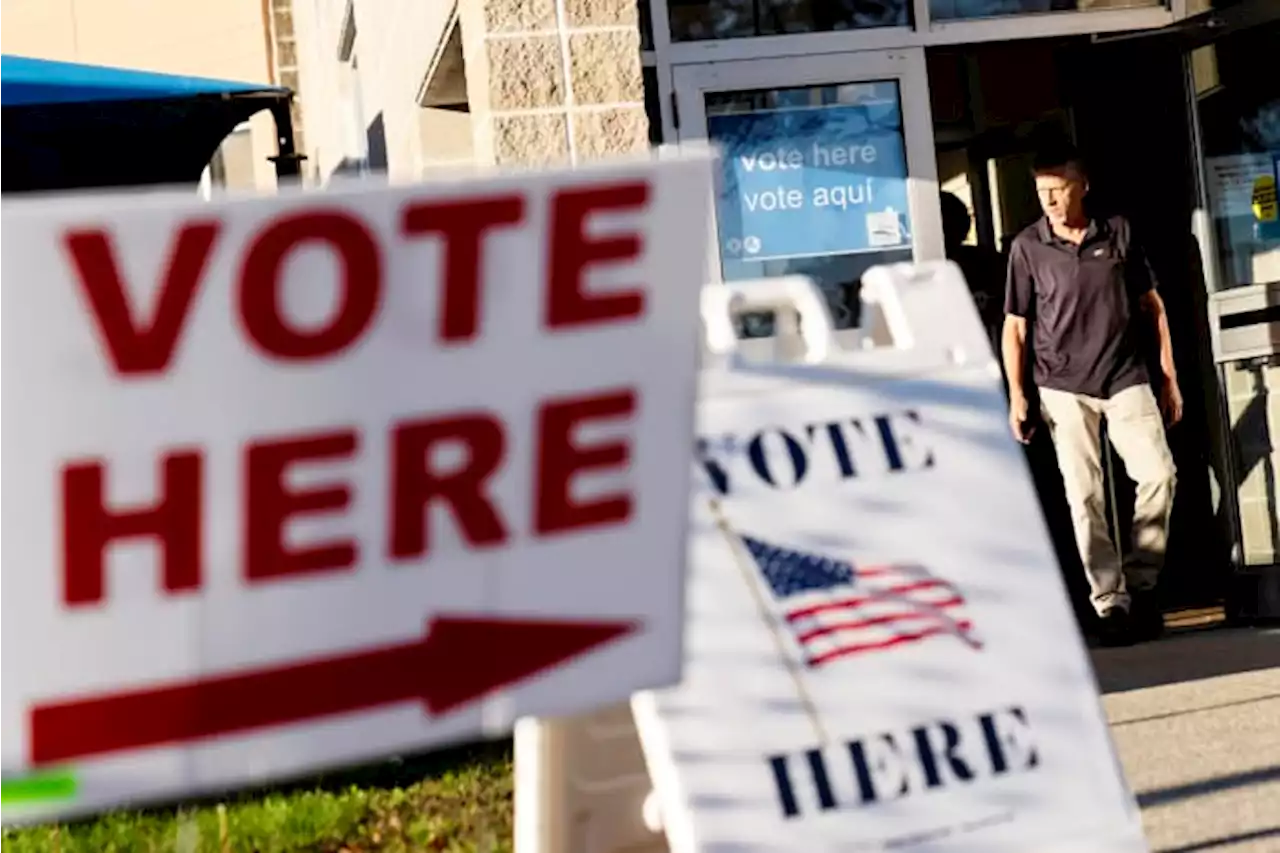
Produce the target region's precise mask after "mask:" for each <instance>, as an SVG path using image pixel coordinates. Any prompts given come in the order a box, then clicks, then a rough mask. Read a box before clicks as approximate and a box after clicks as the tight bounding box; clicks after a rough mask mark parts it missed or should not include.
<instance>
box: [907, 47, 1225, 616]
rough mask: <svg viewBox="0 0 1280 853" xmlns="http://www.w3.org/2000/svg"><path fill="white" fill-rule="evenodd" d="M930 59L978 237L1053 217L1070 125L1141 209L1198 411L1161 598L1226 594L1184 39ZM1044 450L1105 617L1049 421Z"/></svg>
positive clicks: (942, 165) (1047, 482)
mask: <svg viewBox="0 0 1280 853" xmlns="http://www.w3.org/2000/svg"><path fill="white" fill-rule="evenodd" d="M928 63H929V75H930V84H931V92H932V98H933V114H934V119H935V128H934V129H935V144H936V152H937V159H938V177H939V185H940V187H941V189H942V190H943V191H944V192H951V193H953V194H955V195H957V196H959V197H960V198H961V200H963V201H964V202H965V203H966V205H967V206H968V207H969V208H970V210H971V211H972V213H973V228H972V230H971V232H970V235H969V237H968V239H969V242H971V243H976V244H978V245H985V246H988V247H990V248H992V249H995V250H997V251H1000V252H1007V251H1008V248H1009V243H1010V241H1011V240H1012V238H1013V236H1014V235H1016V234H1017V233H1018V231H1020V230H1021V229H1022V228H1024V227H1025V226H1027V225H1028V224H1030V223H1031V222H1034V221H1035V220H1036V219H1037V218H1038V217H1039V216H1040V210H1039V204H1038V201H1037V200H1036V196H1035V191H1034V185H1033V182H1032V180H1031V175H1030V169H1029V165H1030V160H1031V158H1032V156H1033V155H1034V152H1035V149H1036V147H1037V146H1038V145H1039V144H1041V143H1042V142H1043V141H1044V140H1045V139H1046V138H1051V137H1054V136H1058V137H1066V138H1068V139H1070V140H1072V141H1074V142H1075V144H1076V145H1077V147H1078V148H1079V149H1080V151H1081V153H1082V155H1083V157H1084V159H1085V162H1086V164H1087V166H1088V169H1089V174H1090V195H1089V204H1090V207H1091V212H1092V213H1094V215H1099V216H1105V215H1110V214H1113V213H1120V214H1123V215H1125V216H1127V217H1128V218H1129V220H1130V221H1131V223H1132V224H1133V227H1134V231H1135V234H1136V235H1137V236H1138V238H1139V239H1141V240H1142V241H1143V243H1144V245H1145V246H1146V247H1147V249H1148V254H1149V255H1150V257H1151V261H1152V265H1153V267H1154V268H1155V270H1156V274H1157V276H1158V278H1159V280H1160V287H1161V293H1162V295H1163V297H1164V300H1165V303H1166V305H1167V306H1168V311H1169V319H1170V325H1171V332H1172V335H1173V340H1174V347H1175V358H1176V362H1177V367H1178V373H1179V382H1180V386H1181V388H1182V391H1183V395H1184V397H1185V398H1186V412H1185V414H1184V420H1183V422H1182V423H1181V424H1179V425H1178V426H1177V427H1175V428H1173V429H1172V430H1170V432H1169V443H1170V447H1171V449H1172V451H1173V455H1174V460H1175V462H1176V464H1177V466H1178V480H1179V482H1178V497H1177V501H1176V503H1175V509H1174V517H1173V520H1172V523H1171V533H1170V540H1169V555H1168V561H1167V564H1166V569H1165V573H1164V575H1163V576H1162V579H1161V598H1162V603H1163V605H1164V606H1165V608H1166V609H1183V608H1189V607H1208V606H1213V605H1216V604H1219V603H1221V602H1222V600H1223V598H1224V596H1225V595H1226V591H1227V585H1228V582H1229V580H1230V563H1229V560H1228V548H1227V544H1226V540H1225V537H1224V535H1223V528H1222V526H1221V525H1220V524H1219V523H1218V520H1217V519H1216V518H1215V510H1214V506H1213V502H1212V500H1211V491H1212V489H1211V486H1210V480H1211V475H1210V471H1211V467H1212V447H1213V445H1212V444H1211V440H1210V432H1211V428H1212V425H1213V423H1214V422H1215V420H1214V419H1216V418H1217V412H1218V399H1217V383H1216V381H1215V374H1214V371H1213V367H1212V360H1211V357H1210V355H1209V352H1210V349H1209V342H1208V333H1207V323H1206V317H1207V309H1206V302H1207V298H1206V288H1205V282H1204V276H1203V264H1202V263H1201V262H1200V259H1199V258H1198V253H1197V251H1196V247H1197V243H1196V241H1195V239H1194V237H1193V236H1192V232H1191V223H1192V214H1193V211H1194V210H1195V208H1196V198H1197V188H1196V179H1195V174H1196V159H1195V155H1194V148H1193V144H1192V143H1193V138H1194V136H1193V133H1192V127H1191V124H1190V112H1189V108H1188V103H1189V101H1188V95H1187V87H1186V77H1185V73H1184V68H1185V66H1184V62H1183V56H1182V54H1181V52H1180V51H1178V50H1176V49H1173V48H1172V46H1171V45H1169V44H1167V43H1161V42H1159V41H1151V42H1145V43H1144V42H1142V41H1136V42H1125V43H1123V44H1122V45H1121V44H1116V45H1103V44H1096V43H1094V42H1092V41H1091V40H1089V39H1087V38H1083V39H1062V40H1036V41H1027V42H1012V43H1003V44H984V45H969V46H963V47H948V48H940V49H937V50H934V51H930V52H929V55H928ZM1153 357H1154V352H1153ZM1156 375H1158V373H1157V374H1156ZM1029 457H1030V461H1031V467H1032V471H1033V475H1034V477H1035V479H1036V484H1037V489H1038V491H1039V492H1040V496H1041V500H1042V503H1043V505H1044V511H1045V515H1046V519H1047V520H1048V522H1049V526H1050V528H1051V530H1052V531H1053V535H1054V541H1055V547H1056V548H1057V551H1058V554H1059V558H1060V561H1061V563H1062V566H1063V571H1064V576H1065V579H1066V581H1067V583H1068V586H1069V587H1070V588H1071V590H1072V593H1073V597H1074V598H1075V599H1076V603H1077V610H1078V612H1080V613H1081V615H1082V617H1084V618H1085V619H1088V618H1091V614H1090V613H1089V608H1088V606H1087V588H1086V587H1085V584H1084V577H1083V572H1082V570H1081V568H1080V563H1079V557H1078V555H1077V553H1076V550H1075V545H1074V540H1073V538H1072V533H1071V525H1070V518H1069V515H1068V513H1067V509H1066V503H1065V498H1064V497H1063V494H1062V485H1061V478H1060V476H1059V475H1058V472H1057V470H1056V467H1057V466H1056V460H1055V458H1054V456H1053V449H1052V445H1051V443H1050V442H1049V440H1048V437H1047V436H1043V435H1042V436H1041V437H1040V439H1039V440H1038V442H1036V443H1035V444H1033V446H1032V448H1031V449H1030V451H1029ZM1105 461H1106V463H1107V465H1106V469H1107V471H1106V472H1107V474H1108V485H1109V494H1110V495H1111V498H1112V501H1111V503H1112V506H1111V508H1110V509H1111V518H1112V521H1113V527H1114V530H1113V535H1114V537H1115V539H1116V541H1117V542H1118V543H1127V541H1128V536H1129V530H1128V519H1130V518H1131V517H1132V506H1133V484H1132V483H1131V482H1130V481H1129V480H1128V478H1127V476H1126V475H1125V474H1124V466H1123V464H1122V462H1121V461H1120V459H1119V458H1118V456H1117V455H1116V454H1114V453H1111V454H1110V457H1109V458H1108V459H1107V460H1105Z"/></svg>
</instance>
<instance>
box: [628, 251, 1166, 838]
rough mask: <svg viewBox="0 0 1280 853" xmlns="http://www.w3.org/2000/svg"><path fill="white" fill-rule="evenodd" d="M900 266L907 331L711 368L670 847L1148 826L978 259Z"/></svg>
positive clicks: (1102, 834)
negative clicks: (965, 269)
mask: <svg viewBox="0 0 1280 853" xmlns="http://www.w3.org/2000/svg"><path fill="white" fill-rule="evenodd" d="M877 279H878V280H879V281H878V286H877V287H876V288H875V289H874V291H873V295H875V296H876V297H877V298H878V303H877V304H875V305H873V306H871V307H869V308H868V311H869V312H873V313H875V314H876V315H877V318H876V319H877V324H882V325H883V327H884V328H887V329H889V330H890V331H891V332H892V334H893V337H894V341H895V343H897V344H898V346H897V347H884V348H882V349H878V350H871V351H859V352H847V351H845V352H842V351H838V350H837V351H835V352H833V353H832V354H831V355H830V356H829V357H827V358H825V359H822V360H820V361H819V362H818V363H814V364H803V365H800V364H792V365H779V364H737V365H729V366H728V367H717V368H713V369H709V370H707V371H706V373H705V375H704V377H703V384H702V397H701V399H700V402H699V413H698V423H697V436H698V439H697V440H698V463H697V466H696V467H697V468H698V471H699V474H700V481H701V486H700V489H701V491H700V493H699V494H698V495H696V496H695V498H694V524H693V528H692V531H691V545H690V555H691V556H690V586H689V591H688V604H687V607H688V616H687V628H686V631H687V633H686V638H685V644H686V645H685V648H686V664H685V672H684V677H683V681H682V682H681V684H680V685H679V686H677V687H674V688H671V689H666V690H658V691H654V692H652V693H646V694H642V695H641V696H639V697H637V699H636V700H635V701H634V707H635V714H636V721H637V727H638V730H639V732H640V735H641V739H642V741H643V743H644V746H645V753H646V760H647V763H648V765H649V769H650V772H651V775H652V776H653V779H654V783H655V789H656V792H657V800H658V802H659V804H660V811H661V821H662V825H663V827H664V828H665V831H666V835H667V838H668V840H669V842H670V844H671V848H672V850H673V851H676V853H693V851H700V852H701V853H713V851H731V850H732V851H744V850H751V851H761V853H763V851H783V850H841V851H859V853H861V852H862V851H866V853H872V851H911V852H912V853H923V851H929V853H943V851H945V853H1022V851H1043V853H1066V852H1067V851H1071V853H1111V851H1115V853H1134V851H1142V850H1145V849H1146V848H1145V844H1144V842H1143V840H1142V834H1141V826H1140V824H1139V821H1138V814H1137V808H1136V806H1135V804H1134V801H1133V798H1132V796H1131V794H1130V792H1129V791H1128V789H1127V787H1126V785H1125V782H1124V779H1123V777H1122V775H1121V772H1120V769H1119V766H1118V763H1117V762H1116V761H1115V756H1114V753H1113V750H1112V748H1111V744H1110V739H1109V734H1108V731H1107V727H1106V721H1105V718H1104V717H1103V714H1102V709H1101V706H1100V703H1099V701H1098V697H1097V693H1096V687H1095V684H1094V681H1093V677H1092V673H1091V670H1090V666H1089V661H1088V658H1087V657H1086V655H1085V650H1084V646H1083V643H1082V642H1081V640H1080V637H1079V634H1078V631H1077V628H1076V625H1075V623H1074V620H1073V617H1072V614H1071V611H1070V608H1069V606H1068V601H1067V597H1066V594H1065V590H1064V587H1063V583H1062V580H1061V578H1060V576H1059V573H1058V568H1057V565H1056V563H1055V559H1054V555H1053V552H1052V550H1051V548H1050V544H1049V541H1048V536H1047V532H1046V529H1045V525H1044V521H1043V519H1042V517H1041V511H1040V505H1039V502H1038V501H1037V500H1036V496H1035V492H1034V491H1033V489H1032V487H1031V483H1030V479H1029V477H1028V473H1027V469H1026V463H1025V461H1024V459H1023V457H1022V453H1021V451H1020V449H1019V448H1018V446H1017V445H1016V444H1015V443H1014V442H1013V441H1012V440H1011V439H1010V438H1009V436H1008V432H1007V426H1006V424H1005V403H1004V399H1003V396H1002V395H1001V393H1000V388H999V385H998V379H996V378H993V375H992V370H991V368H992V367H993V366H994V364H993V361H992V357H991V354H990V349H989V346H988V345H987V344H986V341H985V335H984V334H983V332H982V328H981V326H980V324H979V321H978V318H977V315H976V313H975V311H974V308H973V305H972V303H971V302H970V301H969V297H968V291H967V288H966V287H965V285H964V282H963V279H962V278H961V277H960V275H959V272H958V270H957V269H956V268H955V267H954V266H951V265H945V264H937V265H922V266H920V267H914V268H913V267H909V266H905V265H904V266H900V267H894V268H892V269H891V270H889V271H886V270H884V269H881V270H879V271H877V272H876V273H874V274H872V275H869V276H868V283H869V284H876V283H877ZM868 289H869V290H872V288H868ZM708 304H712V301H711V300H708ZM807 304H808V305H809V306H818V307H819V308H820V307H821V303H820V302H819V301H818V300H816V299H811V300H809V301H808V303H807ZM738 307H739V309H744V310H745V309H750V308H751V307H753V306H751V305H740V306H738ZM819 313H821V312H820V311H819ZM812 319H813V318H812V316H810V317H808V318H806V322H802V328H809V329H818V325H817V324H814V323H812ZM709 325H712V326H714V325H715V323H714V322H709ZM811 338H812V339H813V340H815V341H819V342H820V341H822V340H824V339H825V338H824V337H823V336H822V335H820V334H813V335H811Z"/></svg>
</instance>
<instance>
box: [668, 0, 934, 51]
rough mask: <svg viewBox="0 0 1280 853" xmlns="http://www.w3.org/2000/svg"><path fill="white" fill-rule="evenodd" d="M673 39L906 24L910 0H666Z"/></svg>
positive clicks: (767, 34) (746, 35) (747, 35)
mask: <svg viewBox="0 0 1280 853" xmlns="http://www.w3.org/2000/svg"><path fill="white" fill-rule="evenodd" d="M667 8H668V15H669V17H670V20H671V40H672V41H701V40H705V39H725V38H744V37H749V36H770V35H783V34H786V33H816V32H828V31H831V30H853V29H863V28H869V27H905V26H908V25H910V23H911V0H669V3H668V7H667Z"/></svg>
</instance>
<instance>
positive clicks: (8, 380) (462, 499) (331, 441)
mask: <svg viewBox="0 0 1280 853" xmlns="http://www.w3.org/2000/svg"><path fill="white" fill-rule="evenodd" d="M709 181H710V166H709V161H708V160H707V159H706V158H704V157H703V158H685V159H680V160H668V161H664V162H661V163H657V162H637V163H634V164H631V163H627V164H621V165H616V166H610V167H607V168H594V169H585V170H580V171H575V172H559V173H557V172H544V173H538V174H527V175H520V176H508V177H503V178H492V179H485V180H475V181H467V182H461V183H452V184H451V183H438V184H432V185H430V186H412V187H400V188H391V189H388V188H385V187H384V188H376V189H344V190H341V191H329V192H322V193H287V194H283V195H280V196H278V197H274V198H260V199H242V200H239V201H224V202H219V203H217V204H204V203H200V202H198V201H192V200H190V199H189V197H183V198H177V197H174V196H171V195H167V194H166V195H161V196H128V197H110V196H92V197H80V198H66V199H51V200H38V201H26V202H10V201H6V202H5V205H4V210H3V235H4V252H3V282H4V312H3V395H4V398H3V405H4V412H5V423H4V426H5V429H4V433H3V461H4V468H3V471H4V478H3V498H4V516H3V555H2V556H3V580H4V600H3V641H4V642H3V679H4V683H3V728H2V732H3V769H4V774H5V806H4V818H5V821H6V822H10V821H13V820H22V819H28V818H45V817H54V816H66V815H70V814H75V813H80V812H86V811H92V810H96V809H99V808H103V807H109V806H113V805H117V804H125V803H133V802H139V801H143V800H148V799H156V798H172V797H179V796H184V795H189V794H192V793H197V792H202V791H215V790H219V789H225V788H229V787H234V786H238V785H243V784H249V783H257V782H263V781H268V780H271V779H274V778H279V777H282V776H289V775H293V774H297V773H299V772H303V771H309V770H312V769H318V768H324V767H332V766H339V765H342V764H344V763H350V762H355V761H359V760H365V759H370V758H375V757H378V756H384V755H389V754H394V753H396V752H398V751H402V750H410V749H412V750H418V749H425V748H429V747H432V746H435V745H442V744H446V743H450V742H456V741H460V740H465V739H468V738H474V737H476V736H479V735H496V734H498V733H500V732H502V731H505V730H507V729H509V728H510V726H511V725H512V723H513V721H514V720H515V718H516V717H517V716H524V715H559V714H566V713H575V712H579V711H583V710H587V709H590V708H594V707H598V706H600V705H603V704H606V703H609V702H616V701H619V700H622V699H624V698H625V697H627V696H628V695H630V694H631V693H632V692H633V691H635V690H636V689H639V688H644V687H655V686H660V685H664V684H670V683H673V682H674V681H676V680H677V679H678V677H679V672H680V665H681V658H680V643H681V634H682V610H681V602H682V597H683V595H682V592H683V579H684V572H683V561H684V531H685V528H686V526H687V512H686V506H687V498H688V488H689V477H688V472H689V469H690V464H691V451H690V445H689V441H688V437H689V434H690V431H691V424H692V417H693V415H692V411H693V401H694V394H695V383H696V379H695V369H696V362H697V346H698V343H697V341H698V323H699V320H698V292H699V288H700V285H701V283H702V281H703V280H704V273H703V267H704V264H705V245H706V236H705V227H706V221H707V218H708V215H709V212H708V201H707V200H708V199H709V198H710V195H711V193H710V184H709Z"/></svg>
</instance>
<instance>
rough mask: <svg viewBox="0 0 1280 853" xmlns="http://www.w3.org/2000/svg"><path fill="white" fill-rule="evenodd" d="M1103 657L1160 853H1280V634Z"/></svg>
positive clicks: (1130, 771)
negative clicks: (1212, 852) (1211, 852)
mask: <svg viewBox="0 0 1280 853" xmlns="http://www.w3.org/2000/svg"><path fill="white" fill-rule="evenodd" d="M1091 654H1092V656H1093V661H1094V668H1095V671H1096V672H1097V676H1098V682H1099V687H1100V688H1101V690H1102V693H1103V705H1104V707H1105V708H1106V711H1107V716H1108V719H1109V720H1110V721H1111V730H1112V736H1113V737H1114V738H1115V742H1116V747H1117V749H1118V751H1119V753H1120V758H1121V760H1122V761H1123V763H1124V767H1125V772H1126V774H1127V776H1128V779H1129V784H1130V786H1131V787H1132V788H1133V791H1134V794H1135V795H1136V796H1137V798H1138V803H1139V805H1141V807H1142V818H1143V824H1144V825H1145V827H1146V833H1147V840H1148V841H1149V842H1150V845H1151V850H1152V851H1153V853H1192V851H1208V850H1230V851H1251V853H1252V851H1257V853H1261V851H1272V853H1275V852H1276V851H1280V628H1269V629H1234V628H1231V629H1228V628H1218V629H1208V630H1199V631H1194V632H1190V633H1183V634H1176V635H1173V636H1169V637H1167V638H1165V639H1163V640H1160V641H1158V642H1155V643H1149V644H1145V645H1140V646H1134V647H1130V648H1119V649H1095V650H1093V651H1092V652H1091Z"/></svg>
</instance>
